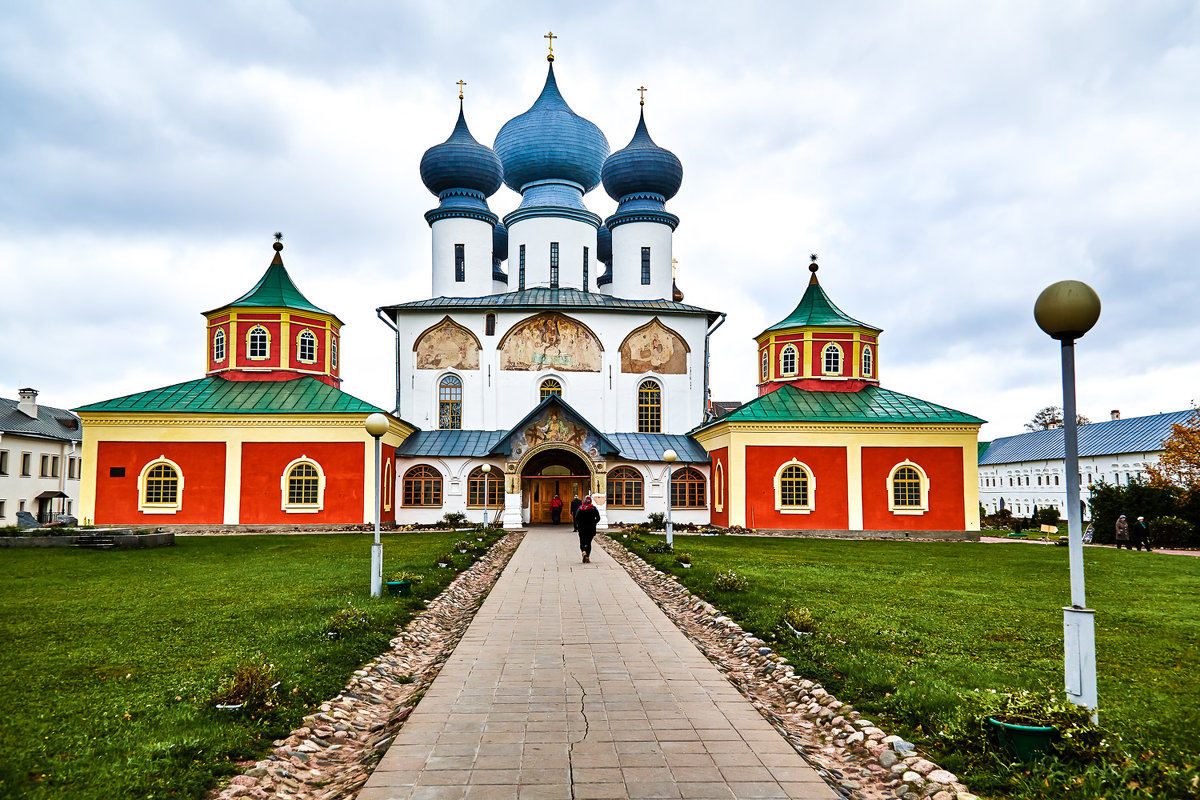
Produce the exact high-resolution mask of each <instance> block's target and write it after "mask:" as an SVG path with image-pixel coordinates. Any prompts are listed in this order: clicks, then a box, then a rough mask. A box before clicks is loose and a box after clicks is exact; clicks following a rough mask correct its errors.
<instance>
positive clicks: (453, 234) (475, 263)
mask: <svg viewBox="0 0 1200 800" xmlns="http://www.w3.org/2000/svg"><path fill="white" fill-rule="evenodd" d="M432 238H433V297H482V296H483V295H488V294H492V288H493V281H492V226H491V225H489V224H488V223H486V222H483V221H482V220H478V219H464V218H461V217H451V218H449V219H440V220H438V221H437V222H435V223H433V237H432ZM456 244H461V245H465V248H464V251H463V254H464V255H465V256H466V280H465V281H462V282H461V283H460V282H458V281H456V280H454V245H456Z"/></svg>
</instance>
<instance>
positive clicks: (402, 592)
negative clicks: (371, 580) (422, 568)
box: [386, 572, 425, 597]
mask: <svg viewBox="0 0 1200 800" xmlns="http://www.w3.org/2000/svg"><path fill="white" fill-rule="evenodd" d="M423 580H425V576H424V575H422V574H420V573H419V572H397V573H396V574H395V575H393V576H392V577H391V578H390V579H389V580H387V581H386V583H387V592H388V594H389V595H390V596H392V597H400V596H407V595H411V594H412V587H413V584H414V583H420V582H421V581H423Z"/></svg>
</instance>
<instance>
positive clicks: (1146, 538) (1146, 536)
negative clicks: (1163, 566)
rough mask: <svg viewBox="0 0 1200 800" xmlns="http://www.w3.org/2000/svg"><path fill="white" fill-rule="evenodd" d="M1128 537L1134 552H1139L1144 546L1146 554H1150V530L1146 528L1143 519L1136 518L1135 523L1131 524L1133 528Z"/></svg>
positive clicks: (1144, 519)
mask: <svg viewBox="0 0 1200 800" xmlns="http://www.w3.org/2000/svg"><path fill="white" fill-rule="evenodd" d="M1129 536H1130V539H1131V540H1132V542H1133V547H1134V549H1135V550H1141V549H1142V545H1145V546H1146V552H1147V553H1149V552H1150V529H1149V528H1147V527H1146V518H1145V517H1138V518H1137V522H1135V523H1133V528H1132V529H1131V530H1130V531H1129Z"/></svg>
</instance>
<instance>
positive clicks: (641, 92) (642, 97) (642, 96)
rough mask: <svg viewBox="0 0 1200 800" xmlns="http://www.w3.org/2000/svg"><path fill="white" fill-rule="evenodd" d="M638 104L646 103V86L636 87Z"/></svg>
mask: <svg viewBox="0 0 1200 800" xmlns="http://www.w3.org/2000/svg"><path fill="white" fill-rule="evenodd" d="M638 105H639V106H644V105H646V87H645V86H639V87H638Z"/></svg>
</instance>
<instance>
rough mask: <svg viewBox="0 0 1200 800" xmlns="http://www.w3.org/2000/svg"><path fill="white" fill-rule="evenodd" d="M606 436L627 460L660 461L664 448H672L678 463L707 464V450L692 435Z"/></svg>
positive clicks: (634, 434) (647, 434)
mask: <svg viewBox="0 0 1200 800" xmlns="http://www.w3.org/2000/svg"><path fill="white" fill-rule="evenodd" d="M608 438H609V439H612V440H613V442H614V443H615V444H616V445H617V447H619V448H620V449H621V458H624V459H627V460H629V461H662V460H663V458H662V454H663V452H664V451H666V450H674V451H675V453H676V455H678V456H679V463H680V464H707V463H708V452H707V451H706V450H705V449H704V448H703V447H701V446H700V443H699V442H697V441H696V440H695V439H693V438H692V437H690V436H688V435H687V434H682V433H610V434H608Z"/></svg>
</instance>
